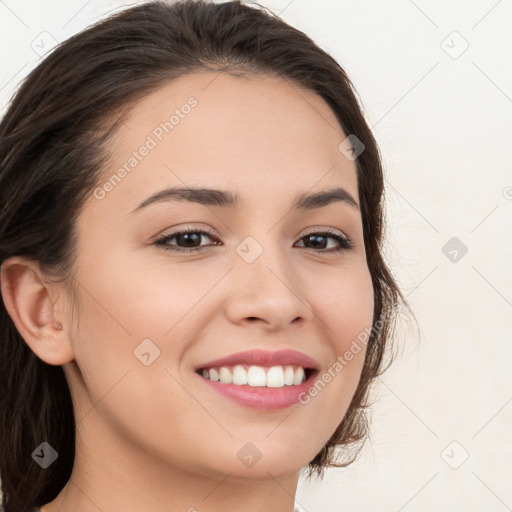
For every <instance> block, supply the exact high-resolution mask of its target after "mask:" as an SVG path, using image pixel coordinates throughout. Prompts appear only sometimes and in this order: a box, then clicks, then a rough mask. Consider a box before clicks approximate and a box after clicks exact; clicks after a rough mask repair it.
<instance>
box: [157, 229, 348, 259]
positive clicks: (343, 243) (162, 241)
mask: <svg viewBox="0 0 512 512" xmlns="http://www.w3.org/2000/svg"><path fill="white" fill-rule="evenodd" d="M185 234H201V235H207V236H208V237H210V238H211V239H213V240H215V241H217V242H218V241H219V240H218V238H217V237H216V236H215V235H214V234H213V233H212V232H210V231H208V230H207V229H201V230H200V229H196V230H191V229H183V230H180V231H176V232H174V233H171V234H169V235H165V236H163V237H161V238H159V239H157V240H156V241H155V242H154V244H155V245H158V246H160V245H167V246H168V247H165V250H166V251H174V252H181V253H190V252H198V251H201V250H202V249H204V246H202V247H189V248H183V247H180V248H179V249H176V248H173V247H172V246H170V244H169V243H168V242H169V240H172V239H173V238H176V237H178V236H180V235H185ZM312 235H317V236H318V235H319V236H323V237H326V238H332V239H334V240H336V241H337V242H338V243H339V244H340V247H338V248H337V249H328V250H326V249H312V250H313V251H315V252H320V253H322V252H326V253H343V252H346V251H349V250H351V249H353V247H354V244H353V241H352V239H351V238H349V237H348V236H346V235H344V236H340V235H339V234H338V233H337V232H336V231H333V230H332V229H329V228H327V229H325V230H324V231H313V232H311V233H307V234H306V235H304V236H303V237H301V238H300V240H302V239H303V238H306V237H308V236H312ZM175 247H177V246H175ZM305 249H307V247H305Z"/></svg>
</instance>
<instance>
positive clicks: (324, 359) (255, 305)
mask: <svg viewBox="0 0 512 512" xmlns="http://www.w3.org/2000/svg"><path fill="white" fill-rule="evenodd" d="M212 80H213V81H212ZM192 96H193V97H194V98H195V99H196V100H197V105H196V106H194V107H193V108H192V109H190V111H189V110H188V109H182V110H181V112H182V114H183V112H185V110H186V111H187V112H189V113H188V114H187V115H183V116H182V117H180V118H179V122H178V123H177V124H176V125H175V126H174V128H173V129H172V131H169V133H165V132H164V133H163V134H161V135H162V140H158V139H157V137H156V136H155V135H152V138H153V139H154V140H155V142H156V143H157V144H156V147H154V148H152V149H151V150H150V151H149V152H148V154H147V155H146V156H145V157H144V158H142V159H141V160H140V161H139V162H138V163H137V165H136V166H135V167H133V169H131V171H130V172H129V173H126V175H125V176H124V177H123V178H122V179H121V180H120V181H119V182H118V183H116V184H115V186H112V187H106V188H107V189H109V190H108V192H105V194H104V197H103V198H101V199H100V198H98V197H95V196H94V195H93V194H91V197H90V198H88V200H87V202H86V204H85V206H84V209H83V211H82V213H81V214H80V217H79V219H78V240H79V256H78V260H77V261H76V264H75V271H76V273H75V278H76V283H79V284H77V294H78V305H77V315H78V316H76V315H75V316H73V315H72V311H71V307H70V305H69V304H70V303H69V297H68V296H67V294H66V292H65V289H64V287H63V286H62V285H56V284H51V283H48V282H45V281H44V279H43V278H42V275H41V272H40V269H39V267H38V265H37V263H36V262H33V261H30V260H26V259H24V258H18V257H16V258H11V259H10V260H8V261H7V262H6V263H4V265H3V267H2V293H3V296H4V301H5V303H6V306H7V308H8V310H9V313H10V315H11V317H12V318H13V320H14V322H15V324H16V326H17V328H18V330H19V332H20V333H21V335H22V336H23V338H24V340H25V341H26V343H27V344H28V345H29V346H30V348H31V349H32V350H33V351H34V352H35V353H36V354H37V356H38V357H40V358H41V359H42V360H44V361H46V362H47V363H49V364H54V365H63V368H64V371H65V374H66V378H67V380H68V383H69V386H70V389H71V393H72V396H73V401H74V404H75V415H76V420H77V449H76V458H75V465H74V468H73V473H72V476H71V479H70V481H69V482H68V484H67V485H66V486H65V488H64V489H63V490H62V492H61V493H60V494H59V495H58V496H57V498H56V499H55V500H54V501H52V502H51V503H48V504H46V505H45V506H44V507H42V511H43V512H57V511H65V512H71V511H79V512H92V511H94V512H98V510H101V511H103V512H114V511H116V512H117V511H119V510H122V511H124V512H136V511H137V512H139V511H141V510H144V511H151V512H164V511H165V512H168V511H169V510H172V511H183V512H187V511H188V512H194V511H198V512H220V511H223V512H224V511H226V510H237V511H238V512H256V511H262V512H263V511H268V510H273V511H278V512H291V511H292V510H293V499H294V496H295V493H296V489H297V483H298V479H299V473H300V470H301V468H302V467H304V466H306V465H307V464H308V462H309V461H310V460H312V459H313V458H314V457H315V455H316V454H317V453H318V452H319V451H320V450H321V448H322V447H323V446H324V445H325V443H326V442H327V440H328V439H329V438H330V436H331V435H332V433H333V432H334V430H335V429H336V427H337V426H338V425H339V424H340V422H341V421H342V419H343V417H344V415H345V413H346V411H347V409H348V406H349V404H350V401H351V399H352V396H353V394H354V392H355V390H356V387H357V384H358V382H359V379H360V375H361V369H362V366H363V362H364V355H365V350H361V351H360V352H359V353H357V354H355V355H354V357H353V359H352V361H350V363H349V364H348V365H347V366H346V367H344V368H343V371H340V372H338V373H337V374H336V377H335V378H333V379H332V380H331V381H330V382H329V383H328V385H326V386H325V388H324V389H323V390H322V391H321V392H319V393H318V394H317V396H315V397H314V398H312V399H311V400H310V401H309V403H307V404H305V405H303V404H300V403H296V404H294V405H293V406H291V407H287V408H284V409H280V410H277V411H261V410H257V409H255V408H251V407H246V406H242V405H239V404H237V403H235V402H233V401H232V400H230V399H228V398H225V397H223V396H220V395H218V394H217V393H215V392H213V391H212V390H211V389H210V388H209V387H208V386H207V385H206V384H205V383H204V382H203V381H202V380H201V378H198V375H197V374H196V373H195V368H197V366H198V365H200V364H201V363H203V362H207V361H210V360H212V359H216V358H220V357H224V356H227V355H229V354H232V353H235V352H240V351H243V350H246V349H250V348H261V349H265V350H271V351H277V350H280V349H288V348H291V349H295V350H298V351H300V352H303V353H305V354H307V355H309V356H311V357H313V358H314V359H315V360H316V361H318V363H319V365H320V367H321V372H322V371H323V372H325V371H327V369H328V368H329V367H330V366H331V365H332V364H333V363H334V362H335V361H336V358H337V356H338V355H340V354H343V353H344V352H345V351H346V350H347V349H348V348H349V347H350V345H351V343H352V341H353V340H354V339H356V337H357V335H358V334H359V333H360V332H362V331H363V330H364V329H365V328H370V327H371V322H372V315H373V288H372V283H371V277H370V273H369V270H368V267H367V263H366V255H365V247H364V241H363V230H362V219H361V213H360V210H359V209H358V208H357V207H354V206H353V205H350V204H348V203H347V202H345V201H336V202H332V203H331V204H329V205H326V206H323V207H319V208H315V209H312V210H305V211H294V210H292V209H291V205H292V202H293V200H294V199H295V197H296V195H297V194H299V193H303V192H304V193H315V192H319V191H322V190H326V189H330V188H334V187H342V188H344V189H345V190H346V191H347V192H348V193H349V194H350V195H352V197H353V198H354V199H355V200H356V201H357V202H358V188H357V177H356V166H355V162H353V161H350V160H349V159H347V158H346V157H345V155H344V154H342V153H341V152H340V151H339V150H338V146H339V144H340V142H341V141H343V140H344V139H345V138H346V134H344V133H343V131H342V130H341V128H340V126H339V123H338V122H337V120H336V117H335V115H334V114H333V112H332V111H331V110H330V108H329V106H328V105H327V104H326V103H325V102H324V101H323V99H322V98H320V97H319V96H317V95H315V94H314V93H312V92H310V91H306V90H303V89H301V88H299V87H298V86H297V85H293V86H292V85H290V84H289V83H288V82H286V81H284V80H282V79H277V78H273V77H268V76H265V77H263V76H260V77H253V76H251V77H246V78H236V77H233V76H230V75H228V74H225V73H220V74H218V75H215V74H209V73H198V74H192V75H188V76H184V77H182V78H180V79H179V80H177V81H175V82H174V83H171V84H168V85H166V86H164V87H162V88H161V89H159V90H158V91H156V92H154V93H152V94H151V95H149V96H147V97H146V98H145V99H143V100H141V101H140V102H138V103H137V104H135V105H134V106H133V109H132V110H131V112H130V114H129V116H128V117H127V119H126V123H125V124H124V125H123V126H122V127H121V128H120V130H119V131H118V133H117V134H116V136H115V139H114V140H113V141H112V162H111V167H110V168H109V169H108V170H107V177H106V179H105V180H103V181H102V182H101V184H100V185H103V184H104V183H105V182H106V181H107V180H108V178H109V177H110V176H112V174H114V173H115V172H116V171H117V170H118V169H119V168H121V167H122V166H123V164H125V163H126V162H127V161H128V159H129V158H130V157H131V156H132V153H133V151H137V150H138V149H139V148H140V147H141V146H142V145H143V144H144V143H145V142H146V141H147V137H148V135H151V134H152V133H154V130H155V127H158V126H159V125H160V123H162V122H163V121H165V120H168V119H169V117H170V115H171V114H172V113H173V111H175V109H179V108H180V107H181V106H182V105H184V104H186V102H187V99H188V98H190V97H192ZM176 186H195V187H205V188H212V189H222V190H230V191H232V192H233V193H237V194H238V195H239V196H240V198H241V200H242V206H241V207H240V208H238V209H232V208H228V207H219V206H205V205H201V204H197V203H193V202H187V201H177V200H174V201H165V202H158V203H154V204H151V205H149V206H147V207H145V208H142V209H140V210H138V211H136V212H133V213H131V212H132V211H133V210H134V209H136V208H137V206H138V205H139V204H140V203H141V202H142V201H143V200H144V199H146V198H147V197H149V196H150V195H152V194H153V193H155V192H157V191H160V190H161V189H164V188H167V187H176ZM102 190H105V188H103V189H102ZM99 195H100V194H97V196H99ZM181 228H190V230H204V229H209V230H210V231H211V232H212V233H213V235H214V237H215V239H217V240H218V241H220V242H221V243H218V242H217V244H216V240H215V239H214V238H210V236H209V235H202V237H201V239H200V241H198V242H197V244H196V245H194V247H201V249H200V250H199V251H197V252H192V253H185V252H183V253H180V252H176V251H173V250H165V246H158V245H154V241H155V240H156V239H157V238H159V237H161V236H163V235H165V234H171V233H173V232H175V231H176V230H177V229H181ZM328 228H331V229H332V230H334V231H335V232H336V233H337V234H339V235H341V236H343V235H346V236H348V237H350V238H351V239H352V241H353V243H354V246H353V248H352V249H349V250H345V251H343V252H333V251H332V249H335V248H337V247H339V242H337V241H336V240H335V239H332V238H328V239H327V241H326V243H325V245H324V246H323V247H322V246H318V245H316V246H315V245H314V243H312V240H311V236H309V237H307V236H306V235H311V233H321V232H322V231H325V229H328ZM246 237H252V239H254V240H255V241H256V242H257V244H258V245H259V246H260V247H261V248H262V253H261V254H260V255H259V256H258V257H257V258H256V259H255V260H254V261H252V262H251V263H248V262H247V261H246V260H244V258H242V257H241V255H240V254H241V253H239V252H237V250H236V249H237V247H238V246H239V245H240V244H241V242H242V241H244V240H245V239H246ZM313 242H314V241H313ZM178 244H181V245H178ZM167 247H173V248H178V249H179V248H180V247H181V248H183V247H187V246H186V245H184V243H183V238H181V241H180V239H179V237H178V238H175V239H173V240H172V241H171V242H168V246H167ZM249 247H250V250H251V251H253V250H255V247H256V246H249ZM145 339H150V340H151V342H152V343H153V344H154V345H155V346H157V347H158V349H159V350H160V355H159V356H158V357H156V359H154V361H153V362H152V363H151V364H150V365H148V366H146V365H144V364H142V363H141V361H140V360H139V359H138V358H137V357H136V356H135V355H134V350H136V349H137V347H138V346H139V345H140V344H141V342H142V341H143V340H145ZM247 442H251V443H253V444H254V445H255V446H256V447H257V449H258V450H259V452H260V453H261V459H260V460H259V461H258V462H257V463H256V464H254V465H253V466H252V467H247V466H246V465H245V464H244V463H242V461H241V460H240V458H239V457H238V456H237V453H238V452H239V450H240V449H241V448H242V447H243V446H244V445H245V444H246V443H247ZM57 463H58V459H57V461H56V462H55V464H57Z"/></svg>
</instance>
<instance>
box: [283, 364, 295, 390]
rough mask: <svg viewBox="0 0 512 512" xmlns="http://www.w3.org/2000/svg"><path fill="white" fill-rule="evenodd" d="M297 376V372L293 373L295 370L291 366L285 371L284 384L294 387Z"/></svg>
mask: <svg viewBox="0 0 512 512" xmlns="http://www.w3.org/2000/svg"><path fill="white" fill-rule="evenodd" d="M294 375H295V372H294V371H293V368H292V367H291V366H287V367H286V369H285V371H284V383H285V384H286V385H287V386H293V376H294Z"/></svg>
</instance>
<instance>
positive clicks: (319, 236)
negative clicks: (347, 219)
mask: <svg viewBox="0 0 512 512" xmlns="http://www.w3.org/2000/svg"><path fill="white" fill-rule="evenodd" d="M306 239H310V240H312V241H313V246H317V247H312V249H314V250H315V251H316V252H327V253H329V252H335V253H338V252H346V251H349V250H350V249H352V248H353V247H354V244H353V242H352V240H351V239H350V238H349V237H348V236H347V235H340V234H339V233H338V232H337V231H334V230H332V229H329V228H328V229H326V230H324V231H322V232H319V231H313V232H312V233H308V234H307V235H304V236H303V237H302V238H301V240H306ZM329 239H331V240H335V241H336V243H337V244H338V247H335V248H331V249H329V250H325V249H326V247H320V248H318V245H320V246H323V245H325V244H326V243H327V245H328V240H329ZM319 249H320V250H319Z"/></svg>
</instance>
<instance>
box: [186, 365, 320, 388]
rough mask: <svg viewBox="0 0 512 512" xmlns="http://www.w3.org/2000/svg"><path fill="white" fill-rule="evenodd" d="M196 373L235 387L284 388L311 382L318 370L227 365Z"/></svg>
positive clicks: (282, 366)
mask: <svg viewBox="0 0 512 512" xmlns="http://www.w3.org/2000/svg"><path fill="white" fill-rule="evenodd" d="M196 373H197V374H198V375H200V376H201V377H202V378H203V379H206V380H210V381H213V382H219V383H222V384H233V385H235V386H251V387H266V388H282V387H285V386H300V385H301V384H303V383H304V382H306V381H309V380H310V379H311V377H312V376H314V375H315V374H317V373H318V370H316V369H315V368H310V367H303V366H299V365H276V366H260V365H248V364H237V365H226V366H217V367H208V368H207V367H205V368H198V369H197V370H196Z"/></svg>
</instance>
